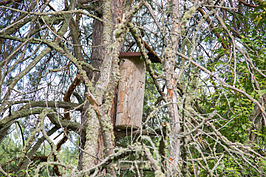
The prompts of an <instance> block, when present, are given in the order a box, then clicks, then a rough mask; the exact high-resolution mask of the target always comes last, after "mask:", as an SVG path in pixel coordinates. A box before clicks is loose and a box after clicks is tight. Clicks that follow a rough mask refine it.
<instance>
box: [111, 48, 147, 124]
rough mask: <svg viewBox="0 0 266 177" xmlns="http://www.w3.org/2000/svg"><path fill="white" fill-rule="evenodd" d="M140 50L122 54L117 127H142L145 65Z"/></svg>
mask: <svg viewBox="0 0 266 177" xmlns="http://www.w3.org/2000/svg"><path fill="white" fill-rule="evenodd" d="M140 57H141V54H140V53H138V52H127V53H121V54H120V81H119V85H118V95H117V112H116V122H115V126H116V128H117V129H127V128H133V129H137V128H140V127H141V123H142V113H143V101H144V88H145V71H146V69H145V67H144V61H143V60H141V59H140Z"/></svg>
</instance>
